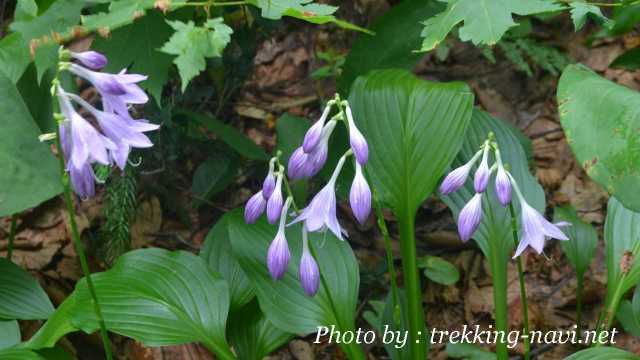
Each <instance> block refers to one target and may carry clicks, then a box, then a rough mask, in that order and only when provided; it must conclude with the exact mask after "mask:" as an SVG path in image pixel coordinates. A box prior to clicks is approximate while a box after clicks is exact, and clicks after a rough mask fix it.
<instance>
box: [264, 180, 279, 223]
mask: <svg viewBox="0 0 640 360" xmlns="http://www.w3.org/2000/svg"><path fill="white" fill-rule="evenodd" d="M282 202H283V200H282V174H278V176H277V178H276V186H275V188H274V190H273V193H272V194H271V196H269V200H267V221H269V224H275V223H276V221H278V218H279V217H280V212H281V211H282Z"/></svg>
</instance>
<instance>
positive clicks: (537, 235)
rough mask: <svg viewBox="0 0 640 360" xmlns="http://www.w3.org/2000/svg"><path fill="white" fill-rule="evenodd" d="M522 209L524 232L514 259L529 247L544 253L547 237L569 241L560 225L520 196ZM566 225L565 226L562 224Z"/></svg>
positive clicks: (522, 231)
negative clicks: (555, 223)
mask: <svg viewBox="0 0 640 360" xmlns="http://www.w3.org/2000/svg"><path fill="white" fill-rule="evenodd" d="M518 195H520V194H518ZM519 200H520V203H521V207H522V215H521V219H522V230H521V232H520V233H521V238H520V243H519V244H518V248H517V249H516V252H515V255H513V258H514V259H515V258H516V257H518V256H520V254H522V252H523V251H524V250H525V249H526V248H527V247H529V246H530V247H532V248H533V249H534V250H535V251H536V252H537V253H538V254H541V253H542V250H543V249H544V243H545V240H546V238H547V237H549V238H553V239H558V240H569V238H568V237H567V236H566V235H565V234H564V233H563V232H562V230H560V228H559V227H558V225H554V224H552V223H550V222H549V221H548V220H547V219H545V218H544V216H542V215H541V214H540V213H539V212H538V211H537V210H536V209H534V208H533V207H531V206H530V205H529V204H527V202H526V201H525V200H524V198H523V197H521V196H519ZM561 225H564V224H561Z"/></svg>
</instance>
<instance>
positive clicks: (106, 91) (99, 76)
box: [69, 64, 148, 111]
mask: <svg viewBox="0 0 640 360" xmlns="http://www.w3.org/2000/svg"><path fill="white" fill-rule="evenodd" d="M69 71H70V72H71V73H73V74H75V75H77V76H80V77H81V78H83V79H85V80H87V81H89V82H90V83H91V84H93V86H95V87H96V89H97V90H98V91H99V92H100V94H101V95H102V96H103V101H104V100H105V99H104V97H105V96H107V99H108V100H116V99H122V100H123V101H124V102H125V103H130V104H135V103H137V102H132V101H129V100H135V101H142V98H145V99H147V100H148V97H147V96H146V94H144V91H141V90H140V88H139V87H138V86H137V85H136V83H139V82H141V81H144V80H146V79H147V77H146V76H144V75H138V74H127V73H126V72H125V71H124V70H123V71H121V72H120V73H118V74H109V73H102V72H97V71H93V70H89V69H87V68H84V67H82V66H80V65H77V64H70V65H69ZM143 94H144V96H143V97H142V95H143ZM110 95H111V96H112V97H111V98H109V96H110ZM114 95H115V96H117V98H116V97H113V96H114ZM144 102H146V100H145V101H144ZM107 106H108V105H105V107H107ZM109 106H116V107H118V106H119V104H110V105H109ZM115 110H116V111H117V110H118V109H115Z"/></svg>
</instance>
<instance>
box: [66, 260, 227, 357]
mask: <svg viewBox="0 0 640 360" xmlns="http://www.w3.org/2000/svg"><path fill="white" fill-rule="evenodd" d="M92 279H93V281H94V283H95V288H96V291H97V295H98V300H99V301H100V306H101V308H102V313H103V315H104V319H105V322H106V325H107V328H108V329H109V330H111V331H113V332H115V333H118V334H120V335H123V336H127V337H130V338H133V339H135V340H137V341H140V342H142V343H144V344H145V345H147V346H164V345H177V344H185V343H190V342H200V343H202V344H204V345H205V346H206V347H207V348H209V349H210V350H212V351H215V352H216V354H218V355H219V356H221V357H222V358H223V359H230V358H233V356H232V355H230V350H229V346H228V345H227V342H226V340H225V322H226V320H227V312H228V310H229V288H228V287H227V284H226V282H225V281H224V280H223V279H222V278H221V277H220V276H219V275H217V274H216V273H214V272H213V271H211V269H209V267H208V266H207V264H206V263H205V262H204V261H203V260H202V259H201V258H199V257H197V256H195V255H193V254H191V253H187V252H184V251H176V252H170V251H167V250H164V249H157V248H152V249H141V250H135V251H132V252H129V253H127V254H125V255H123V256H121V257H120V258H119V259H118V261H117V262H116V264H115V266H114V267H113V268H112V269H111V270H109V271H106V272H102V273H97V274H93V275H92ZM74 294H75V296H76V303H75V306H74V307H73V308H72V310H71V317H72V323H73V324H74V325H75V326H76V327H78V328H80V329H82V330H84V331H85V332H93V331H95V330H97V329H98V321H97V319H96V316H95V313H94V309H93V305H92V301H91V296H90V295H89V291H88V289H87V285H86V281H85V280H84V279H83V280H82V281H81V282H80V283H79V284H78V285H77V286H76V290H75V292H74Z"/></svg>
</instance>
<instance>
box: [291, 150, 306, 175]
mask: <svg viewBox="0 0 640 360" xmlns="http://www.w3.org/2000/svg"><path fill="white" fill-rule="evenodd" d="M308 162H309V155H308V154H306V153H305V152H304V150H303V148H302V147H299V148H297V149H296V150H295V151H294V152H293V154H291V157H290V158H289V164H288V166H287V174H288V175H289V179H291V180H298V179H302V178H304V177H305V176H306V173H307V170H306V167H307V163H308Z"/></svg>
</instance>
